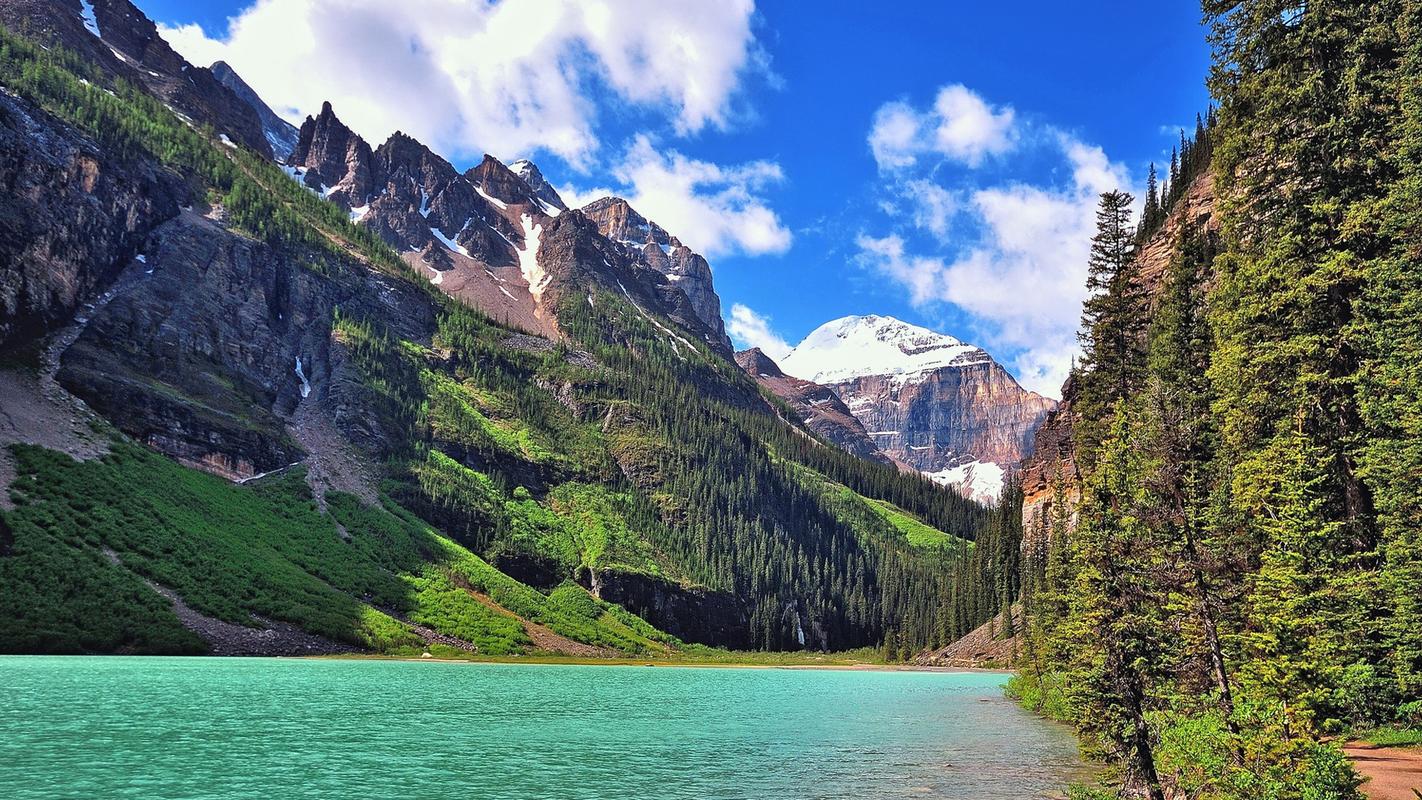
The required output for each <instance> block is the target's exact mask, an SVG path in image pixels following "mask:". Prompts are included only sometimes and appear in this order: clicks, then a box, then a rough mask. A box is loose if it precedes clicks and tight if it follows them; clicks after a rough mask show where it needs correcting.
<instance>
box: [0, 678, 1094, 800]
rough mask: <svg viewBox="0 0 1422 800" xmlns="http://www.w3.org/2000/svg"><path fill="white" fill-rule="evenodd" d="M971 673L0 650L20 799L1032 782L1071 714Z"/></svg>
mask: <svg viewBox="0 0 1422 800" xmlns="http://www.w3.org/2000/svg"><path fill="white" fill-rule="evenodd" d="M1005 678H1006V676H1004V675H999V674H986V673H922V672H836V671H820V670H762V669H691V668H668V667H657V668H648V667H612V666H590V667H580V666H538V665H507V664H446V663H429V662H423V663H422V662H397V661H338V660H323V661H305V660H284V659H257V658H253V659H243V658H229V659H217V658H124V657H109V658H103V657H95V658H87V657H68V658H66V657H23V656H22V657H0V795H3V796H4V797H8V798H14V799H15V800H19V799H21V798H25V799H27V798H61V797H75V798H78V797H83V798H111V797H133V798H248V797H251V798H257V797H274V798H286V797H322V798H346V797H352V798H407V797H411V798H413V797H422V798H443V797H449V798H455V797H458V798H520V800H522V799H523V798H550V799H551V798H560V799H561V798H619V799H621V798H657V799H658V800H661V799H663V798H696V800H710V799H713V798H746V799H747V800H795V799H796V798H955V800H987V799H988V798H1012V799H1013V800H1022V798H1033V797H1040V796H1043V795H1045V794H1048V793H1051V792H1055V791H1060V789H1061V788H1062V787H1063V786H1064V785H1065V783H1066V782H1067V781H1068V780H1070V778H1071V777H1072V776H1073V775H1075V774H1078V773H1077V770H1078V769H1079V766H1078V762H1077V758H1076V746H1075V744H1074V742H1073V740H1072V738H1071V736H1070V734H1069V733H1067V732H1066V731H1064V730H1062V729H1060V728H1057V727H1055V726H1052V725H1049V724H1047V723H1044V722H1042V721H1040V720H1038V719H1036V718H1034V717H1032V716H1031V715H1030V714H1027V713H1026V712H1024V711H1022V710H1021V709H1019V708H1017V707H1016V706H1015V705H1013V704H1012V703H1011V702H1009V701H1007V700H1005V699H1003V697H1002V688H1001V687H1002V684H1003V682H1004V680H1005Z"/></svg>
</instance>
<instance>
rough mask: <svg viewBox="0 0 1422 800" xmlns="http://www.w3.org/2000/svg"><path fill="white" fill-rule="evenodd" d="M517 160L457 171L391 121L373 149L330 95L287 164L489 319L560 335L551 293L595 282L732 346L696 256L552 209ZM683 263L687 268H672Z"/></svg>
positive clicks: (592, 216) (534, 175) (556, 203)
mask: <svg viewBox="0 0 1422 800" xmlns="http://www.w3.org/2000/svg"><path fill="white" fill-rule="evenodd" d="M516 163H518V164H519V166H520V171H519V172H518V173H516V172H514V171H513V170H511V169H509V168H508V167H506V166H505V165H504V164H503V163H501V162H500V161H499V160H498V159H496V158H494V157H493V156H489V155H486V156H484V159H483V161H482V162H480V163H479V165H478V166H476V167H473V168H471V169H469V170H467V171H465V172H464V173H460V172H458V171H457V170H455V168H454V167H453V165H451V164H450V163H449V162H448V161H446V160H445V159H444V158H442V157H440V156H439V155H437V154H435V153H433V152H432V151H430V150H429V148H427V147H425V146H424V145H423V144H421V143H419V142H418V141H416V140H415V139H413V138H411V137H409V136H406V135H405V134H403V133H398V132H397V133H395V134H393V135H392V136H391V137H390V138H389V139H387V140H386V141H385V143H383V144H381V145H380V146H379V147H378V148H375V149H374V150H372V149H371V148H370V146H369V145H368V144H367V143H366V142H365V140H364V139H362V138H361V137H360V136H359V135H357V134H355V133H354V132H353V131H351V130H350V129H349V128H348V127H346V126H345V125H344V124H343V123H342V122H341V121H340V119H339V118H338V117H337V116H336V113H335V111H334V110H333V109H332V108H331V105H330V104H329V103H327V104H325V105H324V106H323V107H322V109H321V113H320V114H319V115H317V116H315V117H308V118H307V119H306V121H305V122H304V123H303V124H302V126H301V130H300V135H299V137H298V141H297V145H296V148H295V149H294V150H293V151H292V155H291V158H290V159H289V161H288V165H287V166H288V169H289V170H290V172H291V174H292V175H293V177H296V178H298V179H299V180H301V181H302V182H303V183H304V184H305V185H306V186H307V187H308V188H310V189H311V190H312V191H313V192H315V193H317V194H319V195H320V196H322V197H323V198H325V199H327V200H329V201H331V202H333V203H336V204H337V205H339V206H341V207H342V208H345V209H347V210H348V211H349V213H350V216H351V220H352V221H353V222H355V223H356V224H358V225H361V226H363V227H366V228H369V229H370V230H372V231H374V232H376V233H377V234H378V235H379V236H380V237H381V238H382V239H384V240H385V241H386V242H387V243H388V244H389V245H391V246H392V247H394V248H395V249H396V250H397V251H398V252H400V253H402V257H403V258H404V259H405V260H406V262H407V263H409V264H411V265H412V266H414V267H415V268H416V269H419V270H420V271H422V272H423V273H424V274H426V275H427V276H428V277H429V280H430V281H431V282H432V283H434V284H436V285H438V286H439V287H440V289H441V290H442V291H444V292H445V293H447V294H450V295H451V296H454V297H457V298H459V299H461V300H463V301H464V302H467V303H469V304H470V305H472V306H474V307H475V308H478V309H479V310H481V311H483V312H484V313H485V314H487V315H489V316H490V317H491V318H493V319H497V320H500V321H502V322H505V323H506V324H510V325H513V326H516V327H519V328H521V329H523V330H526V331H529V332H533V333H540V334H543V335H549V336H559V335H560V333H559V330H558V322H557V310H558V305H559V303H561V302H562V301H563V299H564V298H566V297H568V296H570V295H571V294H577V293H579V292H582V294H583V295H585V294H586V292H584V291H583V290H584V289H586V288H587V285H588V284H589V283H592V284H596V285H599V286H601V287H603V288H604V289H607V290H609V291H615V292H618V293H620V294H622V295H624V296H625V297H627V298H628V299H629V300H631V302H632V303H633V304H634V306H636V307H637V308H639V309H643V310H645V311H648V312H650V313H654V314H663V315H666V316H668V317H670V318H671V319H673V320H674V321H676V322H677V323H678V324H679V325H682V326H684V327H686V328H687V329H688V330H690V331H691V333H692V334H693V338H694V339H698V340H701V341H704V342H707V343H709V344H711V345H712V346H713V347H716V348H717V349H718V350H719V351H721V352H722V353H723V354H724V355H727V356H729V355H730V352H731V351H730V342H729V340H727V339H726V336H725V332H724V329H723V326H722V322H721V318H720V301H719V299H718V298H716V295H715V291H714V289H713V288H711V286H710V278H711V273H710V267H709V266H707V265H706V262H705V259H702V258H701V257H700V256H697V255H696V254H694V253H691V252H690V251H689V250H687V249H686V248H684V247H680V246H679V245H678V246H677V247H674V248H672V249H673V252H672V254H671V257H670V258H668V257H666V256H665V255H664V254H663V253H662V252H661V251H660V250H659V249H658V252H657V254H656V256H661V258H657V257H656V256H649V255H647V254H645V253H643V252H642V251H641V250H640V249H636V248H629V247H626V246H623V243H620V242H618V241H616V240H613V239H611V238H610V237H608V236H606V235H605V232H604V231H602V230H601V229H600V228H598V227H594V226H590V225H589V224H587V223H588V222H589V220H591V221H593V222H595V223H596V222H598V221H599V220H600V219H602V218H601V217H599V216H598V215H597V214H596V213H595V210H593V211H591V212H590V211H589V209H584V210H583V212H584V213H578V214H572V215H569V216H568V218H566V219H561V217H562V215H563V213H564V211H565V210H566V208H567V206H566V205H565V204H564V203H563V200H562V198H560V197H559V196H558V194H557V192H555V191H553V189H552V187H551V186H550V185H548V183H547V181H545V180H544V179H543V176H542V173H541V172H539V171H538V168H537V166H535V165H533V164H532V162H529V161H522V162H516ZM525 177H527V178H528V179H530V180H532V181H533V184H530V183H529V181H528V180H525ZM534 184H536V185H537V188H535V186H534ZM617 202H619V203H620V202H622V201H617ZM597 205H598V204H594V206H597ZM624 205H625V203H624ZM637 219H641V218H640V217H637ZM644 224H646V223H645V222H644ZM555 231H556V232H557V235H556V240H555V239H553V238H550V237H554V234H555ZM657 231H659V232H661V236H662V237H663V238H664V239H665V240H666V241H667V242H668V243H670V242H672V241H674V240H672V238H671V237H670V236H669V235H667V234H666V233H665V231H661V229H660V228H657ZM653 249H657V248H656V247H655V246H654V247H653ZM697 270H699V271H697ZM686 271H689V272H691V273H693V274H694V276H695V278H694V279H691V280H680V278H681V276H682V275H683V272H686ZM708 298H709V299H708ZM698 303H699V304H698Z"/></svg>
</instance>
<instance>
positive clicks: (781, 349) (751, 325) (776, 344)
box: [726, 303, 792, 361]
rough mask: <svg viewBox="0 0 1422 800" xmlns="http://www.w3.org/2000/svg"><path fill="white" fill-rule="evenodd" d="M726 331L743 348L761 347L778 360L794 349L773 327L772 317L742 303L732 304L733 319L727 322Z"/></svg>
mask: <svg viewBox="0 0 1422 800" xmlns="http://www.w3.org/2000/svg"><path fill="white" fill-rule="evenodd" d="M726 332H727V333H729V334H730V335H731V338H732V339H734V340H735V342H736V344H737V345H740V347H741V349H748V348H751V347H759V348H760V349H761V351H762V352H764V353H765V354H766V355H768V356H770V357H771V358H773V359H775V360H776V361H779V360H780V359H782V358H784V357H785V356H787V355H789V354H790V350H791V349H792V348H791V346H790V343H789V342H787V341H785V340H784V339H783V338H781V336H780V334H778V333H776V332H775V331H774V330H772V329H771V327H770V317H766V316H761V315H760V314H757V313H756V312H755V311H754V310H753V309H751V308H749V307H748V306H744V305H742V304H740V303H736V304H735V305H732V306H731V319H730V320H729V321H728V322H727V324H726Z"/></svg>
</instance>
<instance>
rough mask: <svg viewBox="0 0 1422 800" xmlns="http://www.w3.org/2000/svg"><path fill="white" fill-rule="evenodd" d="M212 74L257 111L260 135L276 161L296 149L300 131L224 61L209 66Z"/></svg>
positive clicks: (285, 157)
mask: <svg viewBox="0 0 1422 800" xmlns="http://www.w3.org/2000/svg"><path fill="white" fill-rule="evenodd" d="M208 69H209V70H211V71H212V76H213V77H214V78H216V79H217V81H218V83H221V84H222V85H223V86H226V87H227V88H228V89H231V90H232V93H233V94H235V95H237V98H238V99H239V100H241V101H242V102H244V103H246V104H247V105H248V106H251V108H252V110H253V111H255V112H257V119H259V120H261V123H262V135H263V136H265V137H266V139H267V144H269V145H271V147H272V155H273V156H275V157H276V159H277V160H278V161H285V160H287V159H288V158H290V157H291V151H292V150H295V149H296V142H297V140H298V139H299V138H300V133H298V131H297V130H296V126H295V125H292V124H291V123H290V122H287V121H286V120H284V119H282V118H281V117H279V116H277V115H276V112H275V111H272V109H271V107H270V106H268V105H267V104H266V101H264V100H263V99H262V98H261V97H260V96H259V95H258V94H257V93H256V91H255V90H253V89H252V87H250V86H248V85H247V82H246V81H244V80H242V76H241V75H238V74H237V71H236V70H234V69H232V67H231V66H229V65H228V63H227V62H226V61H218V62H215V63H214V64H213V65H212V66H211V67H208Z"/></svg>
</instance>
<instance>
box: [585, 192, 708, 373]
mask: <svg viewBox="0 0 1422 800" xmlns="http://www.w3.org/2000/svg"><path fill="white" fill-rule="evenodd" d="M582 211H583V213H584V214H586V215H587V216H588V218H589V219H591V220H593V221H594V222H596V223H597V227H598V231H599V232H601V233H602V235H603V236H606V237H607V238H609V239H611V240H612V241H614V242H616V243H617V244H619V245H621V246H622V247H623V249H624V250H625V251H626V252H627V254H628V255H629V256H631V257H632V258H635V259H638V260H640V261H641V262H642V263H644V264H646V265H647V266H649V267H651V268H652V269H655V270H656V271H658V272H660V273H661V274H663V275H665V276H667V279H668V280H670V281H671V282H672V283H674V284H675V285H676V287H677V288H678V289H681V291H682V292H684V293H685V294H686V296H687V299H689V300H690V301H691V307H692V308H693V309H694V310H695V312H696V316H697V317H699V318H700V319H701V321H702V323H704V324H705V325H706V327H707V328H710V329H711V330H712V331H713V332H714V334H715V335H716V338H717V340H718V342H717V343H718V344H721V345H723V346H724V347H725V348H727V349H729V348H730V340H729V339H727V338H726V329H725V323H724V322H723V321H722V319H721V298H720V297H719V296H718V295H717V294H716V289H715V287H714V286H713V285H712V281H711V265H710V264H707V263H706V259H704V258H702V257H701V256H700V255H698V254H697V253H694V252H692V250H691V248H689V247H687V246H686V245H683V244H682V243H681V242H680V241H679V240H678V239H677V238H676V237H675V236H672V235H671V234H669V233H667V232H666V230H664V229H663V228H662V227H661V226H660V225H658V224H656V223H655V222H652V221H650V220H648V219H647V218H646V217H643V216H642V215H641V214H638V213H637V212H636V210H634V209H633V208H632V206H630V205H628V203H627V201H626V200H623V199H622V198H620V197H604V198H602V199H601V200H596V201H594V202H592V203H589V204H588V205H586V206H584V207H583V209H582Z"/></svg>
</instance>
